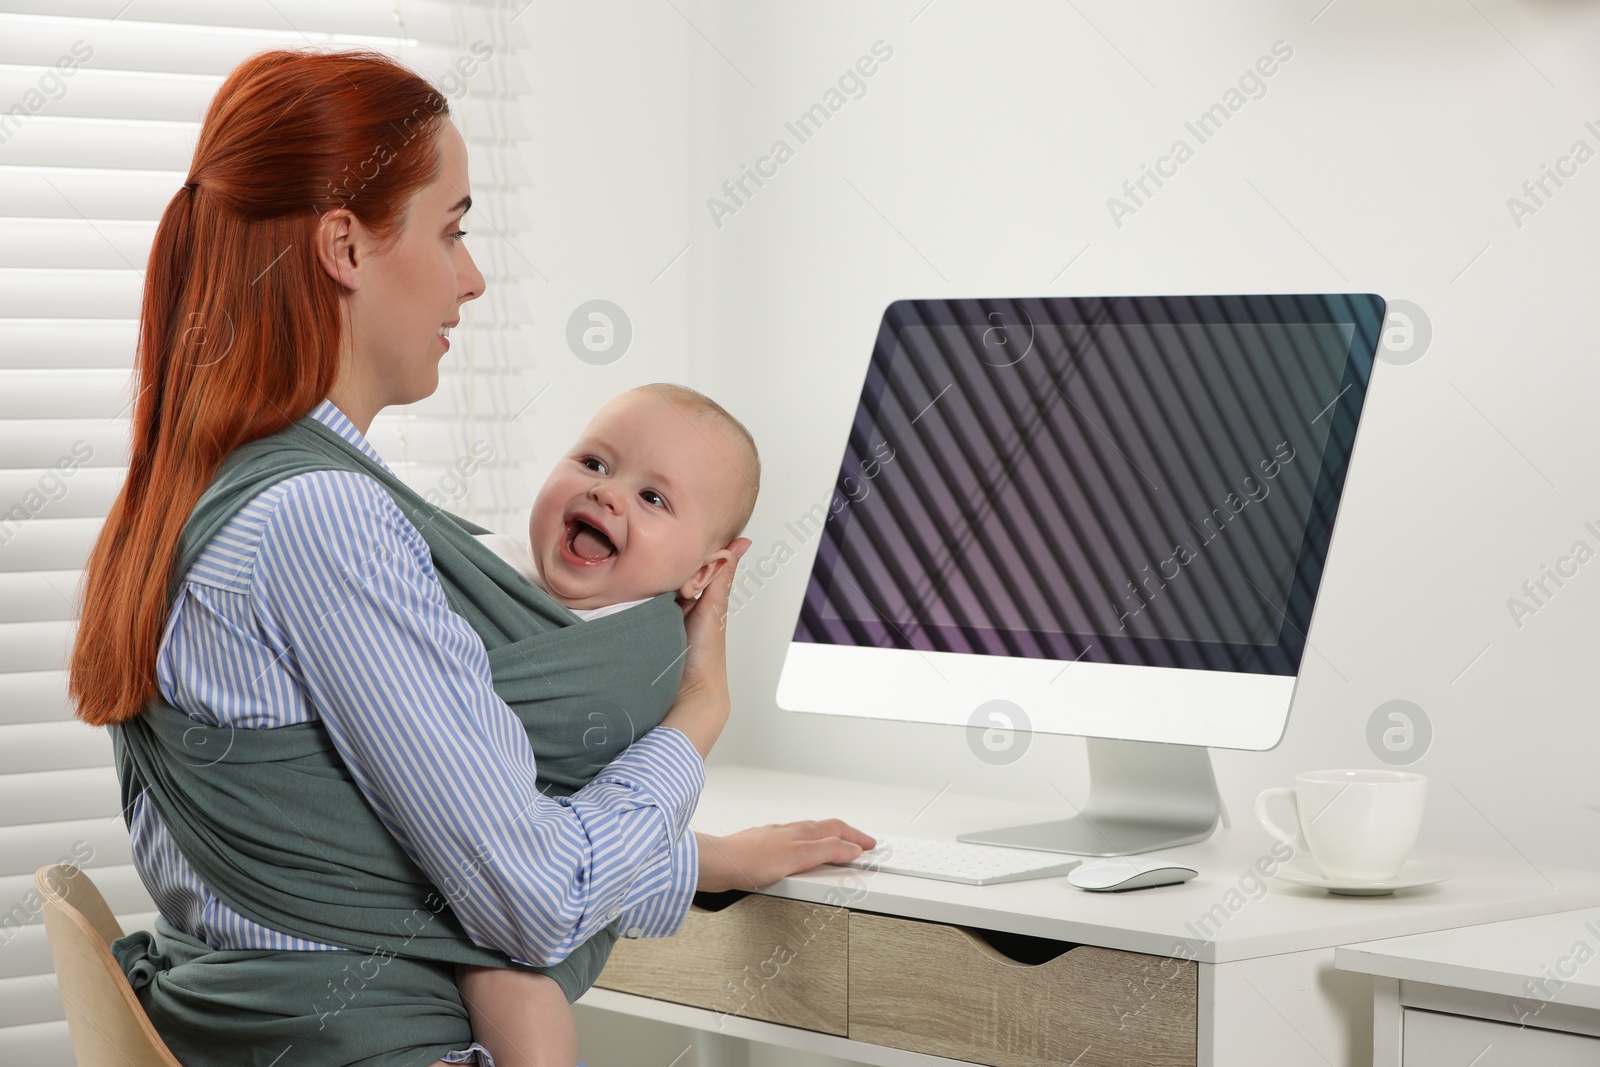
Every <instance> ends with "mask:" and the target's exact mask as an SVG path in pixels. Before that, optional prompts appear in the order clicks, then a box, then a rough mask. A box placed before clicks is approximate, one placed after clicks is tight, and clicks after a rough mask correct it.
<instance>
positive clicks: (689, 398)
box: [634, 382, 761, 547]
mask: <svg viewBox="0 0 1600 1067" xmlns="http://www.w3.org/2000/svg"><path fill="white" fill-rule="evenodd" d="M634 392H636V393H637V392H650V393H654V394H656V395H657V396H659V397H661V398H662V399H663V400H665V401H667V402H668V403H670V404H672V405H673V406H674V407H676V408H678V409H679V410H683V411H688V412H692V413H694V414H697V415H711V416H713V417H715V418H716V419H718V420H719V421H720V422H721V423H722V425H723V426H724V427H725V428H726V429H728V430H729V431H730V432H731V434H732V436H733V438H734V439H735V440H736V441H738V442H739V445H740V447H741V448H742V450H743V451H745V452H746V453H747V455H746V456H744V457H742V458H743V459H744V460H746V462H745V463H740V462H739V459H740V457H735V456H727V457H725V458H726V459H727V460H728V462H729V463H732V464H733V465H734V467H735V469H736V470H737V471H738V474H739V479H740V481H741V483H742V492H741V494H740V496H739V498H738V499H737V500H735V501H733V503H732V506H731V507H730V509H729V514H728V523H727V525H726V526H725V527H724V528H723V532H722V534H721V535H720V540H719V541H718V547H721V546H722V545H726V544H727V543H728V542H730V541H732V540H733V539H734V538H735V537H738V536H739V535H740V534H741V533H743V532H744V528H745V526H746V525H747V524H748V523H749V522H750V516H751V514H752V513H754V511H755V509H756V495H757V494H758V493H759V492H760V491H761V453H760V452H758V451H757V450H756V439H755V438H754V437H752V436H751V434H750V431H749V430H747V429H745V425H744V423H742V422H740V421H739V420H738V419H736V418H734V417H733V415H732V414H731V413H730V412H729V411H728V409H727V408H725V407H723V406H722V405H721V404H719V403H717V402H716V401H715V400H712V399H711V398H710V397H709V396H706V395H705V394H704V393H702V392H700V391H699V390H698V389H691V388H689V387H688V386H687V385H677V384H675V383H673V382H652V383H651V384H649V385H641V386H639V388H638V389H635V390H634Z"/></svg>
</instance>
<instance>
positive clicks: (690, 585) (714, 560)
mask: <svg viewBox="0 0 1600 1067" xmlns="http://www.w3.org/2000/svg"><path fill="white" fill-rule="evenodd" d="M732 560H733V553H732V552H730V551H728V550H727V549H726V548H719V549H717V550H716V551H715V552H713V553H711V555H709V556H707V557H706V558H705V562H703V563H701V564H700V567H699V569H698V570H696V571H695V572H694V573H693V574H691V575H690V576H689V580H688V581H687V582H684V583H683V585H682V586H680V587H679V588H678V599H679V600H693V599H694V598H695V597H697V596H699V595H700V594H701V593H702V592H704V590H705V587H706V586H708V585H710V584H711V580H712V579H713V578H715V577H716V576H717V575H718V574H720V573H722V568H724V567H726V566H729V565H730V563H731V561H732Z"/></svg>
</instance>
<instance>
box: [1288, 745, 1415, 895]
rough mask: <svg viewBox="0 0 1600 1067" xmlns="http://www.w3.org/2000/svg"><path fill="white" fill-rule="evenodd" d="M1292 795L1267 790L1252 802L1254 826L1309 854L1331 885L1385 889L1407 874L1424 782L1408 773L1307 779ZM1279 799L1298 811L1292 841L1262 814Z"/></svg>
mask: <svg viewBox="0 0 1600 1067" xmlns="http://www.w3.org/2000/svg"><path fill="white" fill-rule="evenodd" d="M1294 783H1295V784H1294V787H1293V788H1286V787H1279V788H1276V789H1267V790H1264V791H1263V792H1262V793H1261V795H1260V796H1258V797H1257V798H1256V818H1257V819H1259V820H1260V821H1261V825H1262V826H1264V827H1265V828H1266V831H1267V833H1269V834H1271V835H1272V836H1273V837H1275V838H1277V839H1278V840H1279V841H1284V842H1287V843H1288V844H1290V845H1292V846H1293V847H1294V849H1295V851H1297V852H1309V853H1310V854H1311V858H1312V859H1313V860H1315V861H1316V864H1317V866H1318V867H1320V868H1322V873H1323V874H1324V875H1326V876H1327V877H1328V878H1331V879H1334V880H1337V881H1346V882H1383V881H1387V880H1388V879H1390V878H1393V877H1394V876H1395V875H1396V874H1398V873H1399V872H1400V868H1401V867H1403V866H1405V862H1406V857H1408V856H1410V855H1411V849H1412V846H1414V845H1415V844H1416V843H1417V831H1418V830H1419V829H1421V828H1422V805H1423V801H1424V800H1425V799H1426V798H1427V794H1428V779H1427V778H1425V777H1423V776H1422V775H1420V774H1412V773H1411V772H1409V771H1372V770H1333V771H1306V772H1305V773H1303V774H1297V775H1295V776H1294ZM1278 797H1283V798H1284V799H1286V800H1288V801H1289V802H1290V804H1292V805H1293V806H1294V809H1295V819H1294V823H1293V825H1294V827H1295V829H1296V831H1298V832H1295V833H1291V832H1289V831H1286V830H1284V829H1283V828H1282V827H1281V826H1279V825H1278V824H1277V823H1275V822H1273V821H1272V818H1271V816H1270V815H1268V814H1267V805H1268V804H1269V803H1270V802H1271V801H1272V800H1274V799H1276V798H1278Z"/></svg>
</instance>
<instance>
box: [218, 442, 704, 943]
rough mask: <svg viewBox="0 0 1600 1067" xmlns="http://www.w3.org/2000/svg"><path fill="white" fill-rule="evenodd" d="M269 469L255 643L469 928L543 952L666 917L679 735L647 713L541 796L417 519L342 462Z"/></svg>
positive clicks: (672, 894)
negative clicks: (620, 747)
mask: <svg viewBox="0 0 1600 1067" xmlns="http://www.w3.org/2000/svg"><path fill="white" fill-rule="evenodd" d="M282 484H283V485H284V486H285V487H286V489H285V492H284V493H283V494H282V496H281V498H280V500H279V502H278V504H277V506H276V508H275V509H274V511H273V513H272V515H271V516H270V518H269V519H268V520H267V523H266V526H265V529H264V531H263V533H262V539H261V546H260V551H259V553H258V555H257V557H256V560H255V571H254V574H253V575H252V576H251V581H250V589H251V594H250V595H251V597H252V598H253V599H254V600H256V601H257V603H258V617H259V619H260V620H261V623H262V626H263V630H264V632H265V633H266V637H267V640H268V643H269V645H271V646H272V647H273V648H274V651H275V652H276V654H277V655H278V656H280V657H281V658H282V662H283V664H284V666H285V667H287V668H288V670H289V671H290V672H291V673H292V674H293V675H294V676H295V677H296V679H297V680H298V681H299V682H300V683H301V685H303V686H304V688H305V690H306V692H307V694H308V695H309V697H310V699H311V703H312V704H313V705H314V706H315V707H316V709H317V711H318V713H319V714H320V715H321V717H322V719H323V721H324V723H325V725H326V727H327V730H328V734H329V737H330V738H331V740H332V741H333V744H334V745H335V746H336V747H337V748H338V750H339V752H340V754H341V755H342V756H343V758H344V760H345V762H346V763H347V764H348V765H349V767H350V770H351V773H352V775H353V777H354V778H355V780H356V783H357V784H358V785H359V787H360V788H361V790H362V792H363V793H364V794H365V795H366V796H367V798H368V800H369V801H370V802H371V804H372V806H373V808H374V810H375V811H376V812H377V814H378V816H379V818H380V819H382V821H383V822H384V824H385V825H386V826H387V827H388V828H389V830H390V831H391V832H392V833H393V834H394V835H395V838H396V839H397V840H398V841H399V843H400V845H401V846H402V847H403V848H404V849H405V850H406V852H407V853H408V854H409V855H410V856H411V857H412V859H413V860H415V861H416V863H417V864H418V866H420V867H421V868H422V869H423V871H425V872H426V873H427V874H428V875H429V877H430V878H431V879H432V880H433V882H434V884H435V885H436V886H438V887H439V888H440V889H441V891H442V892H444V893H445V895H446V896H447V897H449V899H450V901H451V905H452V907H453V909H454V910H455V912H456V914H457V915H458V916H459V918H460V919H461V922H462V924H463V926H464V927H465V928H466V930H467V932H468V934H469V935H470V936H471V937H472V938H473V940H474V941H477V942H478V943H479V944H483V945H487V946H492V947H494V948H498V949H500V950H501V951H503V952H505V953H507V954H508V955H510V956H511V957H513V958H514V959H517V960H519V961H522V962H526V963H531V964H534V965H537V966H548V965H550V964H552V963H555V962H558V961H559V960H561V959H564V958H565V957H566V956H567V955H568V954H569V953H570V952H571V951H572V950H573V948H575V947H576V946H577V945H578V944H581V943H582V942H583V941H585V940H587V939H588V938H589V937H590V936H592V935H593V934H595V933H597V932H598V931H599V930H600V929H601V928H603V927H604V926H606V925H608V924H609V923H610V922H611V921H612V920H613V919H615V918H617V917H618V916H620V915H623V914H624V913H626V919H625V933H626V934H627V935H628V936H632V937H640V936H664V935H666V934H670V933H672V932H674V931H675V930H676V929H677V928H678V926H679V925H680V924H681V923H682V921H683V916H684V914H685V912H686V911H687V910H688V905H689V898H690V895H691V894H692V892H693V889H694V884H695V880H696V877H697V875H698V870H697V863H698V857H697V852H696V848H695V842H694V835H693V834H692V833H689V832H687V831H688V820H689V817H690V815H691V814H692V813H693V811H694V806H695V803H696V801H697V800H698V798H699V794H700V790H701V788H702V787H703V785H704V782H705V771H704V767H703V765H702V763H701V760H700V756H699V754H698V752H696V751H695V749H694V747H693V746H692V745H691V744H690V743H689V740H688V738H687V737H685V736H684V735H683V734H682V733H681V732H679V731H677V730H673V729H670V728H657V729H655V730H652V731H650V732H649V733H647V734H645V735H644V736H643V737H642V738H640V739H639V740H638V741H636V742H635V743H634V744H633V745H632V746H630V747H629V748H628V749H627V750H626V751H624V752H623V753H622V755H621V756H619V757H618V758H617V759H616V760H615V761H613V762H612V763H611V764H609V765H608V766H607V767H606V768H605V769H604V770H603V771H602V772H601V773H600V774H599V775H597V776H596V777H595V779H594V780H593V781H592V782H590V783H589V784H588V785H587V786H585V787H584V788H583V789H581V790H579V791H578V792H577V793H575V794H573V795H572V796H571V797H561V798H553V797H548V796H545V795H544V794H542V793H540V792H539V789H538V786H537V784H536V782H535V777H536V767H535V755H534V753H533V751H532V750H531V748H530V747H529V745H528V739H527V734H526V732H525V731H524V730H523V728H522V725H521V723H520V722H519V721H518V720H517V718H516V716H515V714H514V713H513V712H512V711H511V709H510V708H509V707H508V706H507V705H506V704H505V702H504V701H502V700H501V699H500V698H499V696H498V695H496V693H495V692H494V689H493V688H492V686H491V684H490V673H489V664H488V657H487V654H486V652H485V650H484V647H483V642H482V641H481V640H480V639H479V637H478V635H477V634H476V633H475V632H474V631H473V630H472V628H471V627H470V626H469V625H468V624H467V622H466V620H465V619H463V618H462V617H461V616H460V615H458V614H456V613H455V612H453V611H451V610H450V607H449V605H448V603H447V602H446V600H445V595H444V590H443V587H442V586H441V585H440V584H439V582H438V579H437V576H436V575H435V574H434V571H433V563H432V559H431V557H430V554H429V552H428V548H427V544H426V543H425V542H424V541H423V539H422V536H421V534H419V533H418V531H417V530H416V528H415V527H414V526H412V525H411V523H410V522H408V521H407V520H406V518H405V516H404V515H402V514H401V512H400V510H399V508H397V507H396V506H395V505H394V502H393V501H392V500H390V499H389V497H388V495H387V494H386V493H385V492H384V491H383V490H382V488H381V487H380V486H378V485H377V484H376V483H375V482H373V481H372V480H371V479H368V478H365V477H363V476H362V475H359V474H354V473H349V472H338V471H323V472H317V473H313V474H306V475H301V476H299V477H296V478H293V479H290V480H288V481H286V482H284V483H282Z"/></svg>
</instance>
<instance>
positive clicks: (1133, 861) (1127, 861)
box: [1067, 856, 1200, 893]
mask: <svg viewBox="0 0 1600 1067" xmlns="http://www.w3.org/2000/svg"><path fill="white" fill-rule="evenodd" d="M1199 873H1200V872H1199V871H1197V870H1195V869H1194V868H1193V867H1187V866H1185V865H1184V864H1181V863H1176V862H1174V861H1172V860H1167V859H1162V858H1161V857H1159V856H1111V857H1108V858H1106V859H1091V860H1084V861H1083V863H1082V864H1080V865H1079V866H1077V867H1076V868H1074V869H1073V870H1072V872H1071V873H1069V874H1068V875H1067V881H1068V882H1070V883H1071V884H1072V885H1075V886H1077V887H1078V888H1079V889H1086V890H1088V891H1089V892H1091V893H1125V892H1127V891H1128V890H1130V889H1153V888H1155V887H1156V886H1158V885H1177V884H1178V883H1179V882H1187V881H1188V880H1189V879H1191V878H1193V877H1194V876H1195V875H1197V874H1199Z"/></svg>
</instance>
